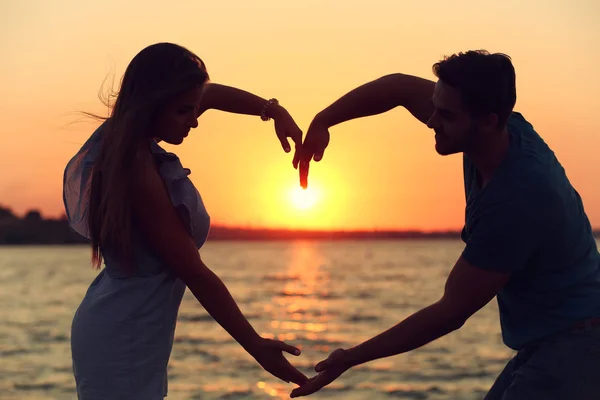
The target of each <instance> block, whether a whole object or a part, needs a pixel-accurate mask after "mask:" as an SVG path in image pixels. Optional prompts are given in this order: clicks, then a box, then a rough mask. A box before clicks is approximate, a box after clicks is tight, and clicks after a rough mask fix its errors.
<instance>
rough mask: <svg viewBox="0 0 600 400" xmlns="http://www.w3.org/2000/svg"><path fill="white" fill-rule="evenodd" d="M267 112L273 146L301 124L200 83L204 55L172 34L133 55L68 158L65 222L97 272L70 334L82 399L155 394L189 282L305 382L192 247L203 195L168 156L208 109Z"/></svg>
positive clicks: (218, 314)
mask: <svg viewBox="0 0 600 400" xmlns="http://www.w3.org/2000/svg"><path fill="white" fill-rule="evenodd" d="M209 108H214V109H219V110H223V111H228V112H234V113H240V114H249V115H257V116H261V118H262V119H263V120H269V119H271V118H272V119H274V121H275V129H276V131H277V136H278V137H279V139H280V141H281V144H282V146H283V147H284V149H285V150H286V151H290V150H291V149H290V147H289V143H288V142H287V137H291V138H292V139H293V140H294V142H296V144H299V143H300V142H301V136H302V134H301V132H300V130H299V128H298V126H297V125H296V123H295V122H294V120H293V119H292V117H291V116H290V115H289V114H288V112H287V111H286V110H285V109H284V108H283V107H281V106H280V105H279V104H278V102H277V101H276V100H275V99H271V100H268V101H267V100H265V99H262V98H260V97H258V96H255V95H253V94H251V93H248V92H245V91H242V90H239V89H235V88H232V87H228V86H223V85H217V84H212V83H209V82H208V73H207V71H206V68H205V65H204V63H203V62H202V60H201V59H200V58H199V57H198V56H196V55H195V54H193V53H192V52H190V51H189V50H187V49H185V48H183V47H181V46H178V45H175V44H171V43H158V44H154V45H151V46H149V47H147V48H145V49H143V50H142V51H141V52H140V53H138V54H137V55H136V56H135V57H134V58H133V60H132V61H131V63H130V64H129V66H128V67H127V70H126V72H125V75H124V77H123V80H122V84H121V88H120V90H119V93H118V96H117V98H116V101H115V103H114V107H113V108H112V112H111V114H110V117H109V118H107V119H106V121H104V123H103V124H102V125H101V126H100V127H99V128H98V129H97V130H96V131H95V132H94V134H93V135H92V136H91V137H90V138H89V139H88V141H87V142H86V143H85V144H84V145H83V147H82V148H81V150H80V151H79V152H78V153H77V154H76V155H75V156H74V157H73V158H72V159H71V160H70V162H69V163H68V165H67V167H66V169H65V175H64V188H63V190H64V193H63V194H64V202H65V208H66V211H67V215H68V217H69V222H70V224H71V227H72V228H73V229H74V230H75V231H77V232H78V233H80V234H81V235H83V236H85V237H87V238H88V239H89V240H90V241H91V245H92V260H93V262H94V264H95V266H96V267H97V268H100V266H101V264H102V262H103V261H104V264H105V268H103V269H102V270H101V272H100V273H99V274H98V276H97V277H96V279H95V280H94V281H93V282H92V284H91V285H90V287H89V289H88V291H87V293H86V295H85V297H84V299H83V301H82V302H81V304H80V306H79V308H78V309H77V311H76V313H75V316H74V319H73V323H72V332H71V333H72V334H71V349H72V357H73V370H74V375H75V380H76V386H77V394H78V397H79V399H81V400H94V399H112V400H117V399H127V400H135V399H140V400H141V399H143V400H155V399H163V398H164V397H165V396H166V394H167V363H168V360H169V356H170V353H171V348H172V345H173V335H174V331H175V324H176V319H177V313H178V310H179V306H180V303H181V300H182V297H183V294H184V292H185V288H186V287H188V288H189V289H190V290H191V292H192V293H193V294H194V296H195V297H196V298H197V299H198V301H199V302H200V303H201V304H202V306H203V307H204V308H205V309H206V310H207V311H208V312H209V313H210V315H211V316H212V317H213V318H214V319H215V320H216V321H217V322H218V323H219V324H220V325H221V326H222V327H223V328H224V329H225V330H226V331H227V332H228V333H229V334H230V335H231V336H232V337H233V338H234V339H235V340H236V341H237V342H239V343H240V345H241V346H243V348H244V349H245V350H246V351H247V352H248V353H249V354H250V355H252V356H253V357H254V358H255V359H256V361H257V362H258V363H259V364H260V365H261V366H262V367H263V368H264V369H265V370H267V371H269V372H270V373H272V374H273V375H275V376H277V377H279V378H280V379H283V380H285V381H292V382H295V383H296V384H302V383H303V382H305V381H306V377H305V376H304V375H303V374H302V373H300V372H299V371H297V370H296V369H295V368H294V367H292V366H291V365H290V364H289V362H288V361H287V360H286V358H285V357H284V356H283V353H282V352H283V351H286V352H289V353H291V354H295V355H298V354H300V351H299V350H298V349H296V348H295V347H292V346H290V345H288V344H285V343H283V342H279V341H275V340H269V339H265V338H262V337H260V336H259V335H258V334H257V333H256V332H255V330H254V329H253V328H252V326H251V325H250V323H249V322H248V321H247V320H246V318H245V317H244V315H243V314H242V313H241V311H240V310H239V309H238V307H237V305H236V303H235V301H234V300H233V298H232V297H231V295H230V294H229V292H228V290H227V288H226V287H225V285H224V284H223V283H222V282H221V280H220V279H219V278H218V277H217V276H216V275H215V274H214V273H213V272H211V270H210V269H209V268H208V267H207V266H206V265H205V264H204V263H203V262H202V259H201V258H200V255H199V252H198V249H199V248H200V247H201V246H202V245H203V244H204V242H205V240H206V238H207V235H208V231H209V216H208V214H207V212H206V210H205V208H204V204H203V202H202V199H201V197H200V194H199V193H198V192H197V190H196V189H195V187H194V185H193V184H192V182H191V180H190V179H189V178H188V175H189V173H190V171H189V170H187V169H185V168H183V166H182V165H181V163H180V161H179V159H178V158H177V156H175V155H174V154H172V153H168V152H166V151H165V150H163V149H162V148H161V147H160V146H159V145H158V142H160V141H164V142H167V143H170V144H180V143H182V142H183V140H184V138H185V137H186V136H187V135H188V133H189V131H190V129H191V128H195V127H197V124H198V122H197V118H198V117H199V116H200V115H201V114H202V113H203V112H204V111H205V110H207V109H209Z"/></svg>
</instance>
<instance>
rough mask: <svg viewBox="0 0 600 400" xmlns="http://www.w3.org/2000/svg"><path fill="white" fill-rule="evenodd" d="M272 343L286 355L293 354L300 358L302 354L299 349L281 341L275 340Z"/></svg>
mask: <svg viewBox="0 0 600 400" xmlns="http://www.w3.org/2000/svg"><path fill="white" fill-rule="evenodd" d="M272 343H273V344H274V345H275V346H276V347H277V348H279V349H280V350H281V351H285V352H286V353H290V354H293V355H295V356H299V355H300V353H301V352H300V349H299V348H297V347H294V346H292V345H291V344H287V343H285V342H282V341H279V340H273V341H272Z"/></svg>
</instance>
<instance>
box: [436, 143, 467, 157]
mask: <svg viewBox="0 0 600 400" xmlns="http://www.w3.org/2000/svg"><path fill="white" fill-rule="evenodd" d="M435 151H436V152H437V153H438V154H439V155H441V156H449V155H452V154H456V153H460V152H461V150H459V149H456V148H454V147H450V146H444V145H443V144H441V143H439V142H436V143H435Z"/></svg>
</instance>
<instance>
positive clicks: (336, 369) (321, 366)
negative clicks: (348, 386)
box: [290, 349, 352, 398]
mask: <svg viewBox="0 0 600 400" xmlns="http://www.w3.org/2000/svg"><path fill="white" fill-rule="evenodd" d="M351 366H352V365H351V363H350V361H349V358H348V353H347V352H346V350H344V349H337V350H335V351H333V352H332V353H331V354H330V355H329V357H327V359H326V360H323V361H321V362H320V363H318V364H317V365H316V366H315V371H316V372H318V373H319V374H318V375H316V376H314V377H312V378H310V379H309V380H308V382H307V383H305V384H303V385H301V386H300V387H298V388H296V389H294V390H293V391H292V393H291V394H290V396H291V397H292V398H293V397H301V396H308V395H310V394H313V393H315V392H318V391H319V390H321V389H322V388H323V387H325V386H327V385H329V384H330V383H331V382H333V381H334V380H336V379H337V378H338V377H339V376H340V375H342V374H343V373H344V372H346V371H347V370H348V369H350V367H351Z"/></svg>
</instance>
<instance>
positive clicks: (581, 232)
mask: <svg viewBox="0 0 600 400" xmlns="http://www.w3.org/2000/svg"><path fill="white" fill-rule="evenodd" d="M433 72H434V74H435V75H436V77H437V78H438V80H437V82H432V81H429V80H426V79H422V78H418V77H414V76H408V75H403V74H393V75H388V76H384V77H382V78H380V79H377V80H375V81H373V82H370V83H367V84H365V85H363V86H360V87H358V88H356V89H354V90H353V91H351V92H349V93H348V94H346V95H345V96H343V97H341V98H340V99H339V100H337V101H336V102H335V103H333V104H332V105H331V106H329V107H328V108H326V109H325V110H323V111H322V112H320V113H319V114H318V115H317V116H316V117H315V118H314V120H313V121H312V123H311V126H310V128H309V130H308V132H307V134H306V138H305V140H304V143H303V146H302V149H301V150H300V152H301V154H300V158H301V161H300V180H301V184H302V186H304V187H306V185H307V177H308V166H309V162H310V161H311V160H313V159H314V160H315V161H320V160H321V159H322V157H323V153H324V150H325V148H326V147H327V145H328V143H329V132H328V128H329V127H331V126H334V125H336V124H339V123H341V122H344V121H347V120H351V119H354V118H359V117H365V116H369V115H375V114H380V113H383V112H386V111H388V110H391V109H393V108H395V107H397V106H403V107H405V108H406V109H408V111H410V113H411V114H412V115H413V116H415V117H416V118H417V119H419V120H420V121H421V122H423V123H426V124H427V126H428V127H429V128H431V129H433V130H434V132H435V149H436V151H437V152H438V153H439V154H441V155H450V154H456V153H463V165H464V182H465V194H466V218H465V225H464V228H463V231H462V239H463V241H464V242H465V244H466V246H465V248H464V250H463V252H462V254H461V255H460V257H459V258H458V261H457V262H456V264H455V265H454V268H452V270H451V272H450V274H449V276H448V279H447V281H446V285H445V289H444V292H443V294H442V295H441V297H440V299H439V301H437V302H436V303H434V304H431V305H430V306H428V307H425V308H423V309H422V310H420V311H419V312H417V313H415V314H413V315H411V316H410V317H408V318H406V319H405V320H404V321H402V322H400V323H399V324H397V325H395V326H394V327H392V328H390V329H389V330H387V331H385V332H383V333H381V334H379V335H377V336H375V337H374V338H372V339H370V340H368V341H366V342H364V343H362V344H359V345H357V346H355V347H352V348H349V349H338V350H335V351H334V352H333V353H331V354H330V356H329V357H328V358H327V359H326V360H324V361H321V362H320V363H318V364H317V365H316V367H315V370H316V371H317V372H318V375H317V376H315V377H313V378H311V379H310V381H309V382H308V383H307V384H305V385H302V386H301V387H298V388H296V389H295V390H294V391H293V392H292V397H298V396H305V395H308V394H311V393H314V392H316V391H317V390H319V389H321V388H322V387H324V386H326V385H328V384H329V383H331V382H332V381H333V380H334V379H336V378H337V377H339V376H340V375H341V374H343V373H344V372H346V371H347V370H348V369H350V368H351V367H354V366H356V365H359V364H363V363H366V362H368V361H371V360H375V359H379V358H383V357H389V356H393V355H396V354H401V353H405V352H408V351H411V350H413V349H416V348H418V347H420V346H423V345H425V344H427V343H429V342H431V341H433V340H435V339H437V338H439V337H441V336H444V335H446V334H448V333H450V332H452V331H455V330H457V329H459V328H460V327H462V326H463V324H464V323H465V321H466V320H467V319H468V318H469V317H470V316H471V315H473V314H474V313H475V312H477V311H478V310H479V309H481V308H482V307H483V306H485V305H486V304H487V303H488V302H489V301H490V300H492V299H493V298H494V296H497V299H498V306H499V311H500V324H501V328H502V337H503V340H504V343H505V344H506V345H507V346H508V347H510V348H512V349H515V350H518V352H517V355H516V356H515V357H514V358H513V359H512V360H511V361H510V362H509V363H508V364H507V366H506V367H505V369H504V371H503V372H502V373H501V374H500V376H499V377H498V379H497V380H496V382H495V383H494V385H493V386H492V388H491V389H490V391H489V393H488V394H487V396H486V399H487V400H492V399H502V400H515V399H569V400H579V399H598V398H600V257H599V254H598V250H597V247H596V242H595V240H594V237H593V235H592V228H591V226H590V223H589V221H588V218H587V216H586V214H585V211H584V208H583V204H582V201H581V198H580V197H579V194H578V193H577V191H576V190H575V189H574V188H573V187H572V186H571V184H570V183H569V180H568V178H567V176H566V174H565V171H564V170H563V168H562V166H561V165H560V163H559V162H558V160H557V159H556V157H555V156H554V153H553V152H552V151H551V150H550V148H549V147H548V146H547V145H546V143H544V141H543V140H542V139H541V138H540V136H538V134H537V133H536V132H535V130H534V128H533V127H532V125H530V124H529V123H528V122H527V121H526V120H525V119H524V117H523V116H522V115H521V114H519V113H517V112H513V107H514V105H515V102H516V89H515V71H514V68H513V65H512V63H511V60H510V58H509V57H508V56H506V55H504V54H489V53H488V52H486V51H468V52H466V53H459V54H457V55H453V56H451V57H448V58H445V59H444V60H442V61H440V62H438V63H436V64H434V66H433Z"/></svg>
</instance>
